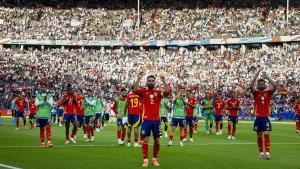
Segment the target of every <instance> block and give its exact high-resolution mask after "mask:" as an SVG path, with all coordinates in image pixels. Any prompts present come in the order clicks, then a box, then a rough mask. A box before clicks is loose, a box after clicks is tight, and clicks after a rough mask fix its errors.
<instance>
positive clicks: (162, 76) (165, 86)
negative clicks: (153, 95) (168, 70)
mask: <svg viewBox="0 0 300 169" xmlns="http://www.w3.org/2000/svg"><path fill="white" fill-rule="evenodd" d="M160 79H161V80H162V82H163V84H164V92H165V93H169V92H170V91H171V89H170V87H169V86H168V84H167V82H166V77H165V76H164V75H160Z"/></svg>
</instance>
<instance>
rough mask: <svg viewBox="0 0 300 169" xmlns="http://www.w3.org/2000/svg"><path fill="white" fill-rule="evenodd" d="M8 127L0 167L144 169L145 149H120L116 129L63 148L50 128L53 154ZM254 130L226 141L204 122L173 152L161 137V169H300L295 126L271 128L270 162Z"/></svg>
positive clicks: (1, 132)
mask: <svg viewBox="0 0 300 169" xmlns="http://www.w3.org/2000/svg"><path fill="white" fill-rule="evenodd" d="M9 123H10V119H4V125H2V126H0V164H1V163H2V164H6V165H11V166H15V167H19V168H24V169H41V168H42V169H61V168H72V169H89V168H91V169H94V168H108V169H110V168H122V169H127V168H128V169H135V168H142V167H141V164H142V155H141V148H134V147H126V146H118V145H117V144H116V142H117V141H116V126H115V125H114V124H110V125H108V126H107V127H106V128H105V129H104V130H102V131H101V132H100V133H96V136H95V138H96V140H95V142H92V143H85V142H84V139H83V133H82V130H79V132H78V136H77V138H78V141H77V144H76V145H73V144H70V145H64V143H65V136H64V127H58V126H56V125H55V126H53V127H52V139H53V144H54V147H53V148H51V149H49V148H40V147H39V144H40V142H39V129H38V128H35V129H34V130H30V129H26V130H25V129H21V130H20V131H16V130H15V127H12V126H11V125H10V124H9ZM21 124H22V123H21ZM224 126H226V124H225V125H224ZM252 126H253V124H252V123H243V122H241V123H239V124H238V128H237V136H236V138H237V139H236V140H227V132H226V127H225V128H224V129H223V135H222V136H216V135H215V134H214V135H211V136H207V135H206V134H205V132H204V126H203V123H201V124H200V126H199V128H198V132H197V134H195V136H194V140H195V142H194V143H190V142H189V139H188V140H187V142H186V143H185V145H184V147H180V146H179V133H178V132H177V133H176V134H175V136H174V141H173V146H171V147H168V146H167V142H168V139H166V138H162V139H161V144H162V145H161V151H160V154H159V162H160V165H161V166H160V167H159V168H162V169H177V168H178V169H190V168H191V169H192V168H207V169H210V168H211V169H216V168H222V169H227V168H228V169H235V168H236V169H260V168H262V169H277V168H278V169H285V168H287V169H296V168H299V169H300V160H299V153H300V135H297V134H296V133H295V129H294V124H280V123H273V133H272V136H271V155H272V159H271V160H270V161H267V160H259V159H258V158H257V157H258V150H257V145H256V134H255V132H253V131H252ZM272 143H273V144H272ZM151 158H152V145H150V146H149V159H150V161H151ZM0 168H1V167H0ZM148 168H153V167H151V166H149V167H148Z"/></svg>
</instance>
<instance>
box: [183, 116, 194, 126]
mask: <svg viewBox="0 0 300 169" xmlns="http://www.w3.org/2000/svg"><path fill="white" fill-rule="evenodd" d="M185 120H186V125H187V126H189V127H194V123H193V121H194V117H186V119H185Z"/></svg>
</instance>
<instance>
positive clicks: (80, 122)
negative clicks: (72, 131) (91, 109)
mask: <svg viewBox="0 0 300 169" xmlns="http://www.w3.org/2000/svg"><path fill="white" fill-rule="evenodd" d="M76 117H77V123H78V128H81V126H82V124H84V117H83V115H76Z"/></svg>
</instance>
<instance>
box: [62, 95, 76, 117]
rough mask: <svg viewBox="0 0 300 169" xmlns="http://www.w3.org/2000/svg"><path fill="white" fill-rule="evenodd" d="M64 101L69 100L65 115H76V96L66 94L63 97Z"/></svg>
mask: <svg viewBox="0 0 300 169" xmlns="http://www.w3.org/2000/svg"><path fill="white" fill-rule="evenodd" d="M63 100H67V102H66V103H65V105H64V113H65V114H69V115H73V114H75V105H76V97H75V96H74V95H68V94H64V95H63V97H62V101H63Z"/></svg>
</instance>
